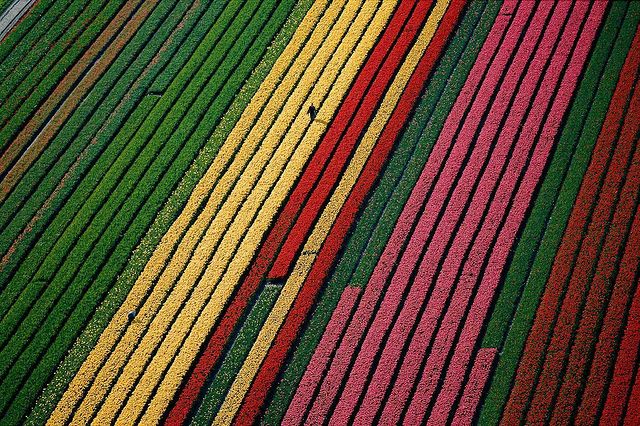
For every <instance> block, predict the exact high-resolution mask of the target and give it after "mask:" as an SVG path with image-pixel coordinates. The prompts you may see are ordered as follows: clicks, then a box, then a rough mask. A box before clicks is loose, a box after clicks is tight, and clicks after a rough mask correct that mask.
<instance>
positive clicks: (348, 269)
mask: <svg viewBox="0 0 640 426" xmlns="http://www.w3.org/2000/svg"><path fill="white" fill-rule="evenodd" d="M500 6H501V2H488V3H487V2H471V3H470V5H469V7H468V9H467V11H466V13H465V15H464V17H463V19H462V21H461V23H460V25H459V26H458V29H457V30H456V33H455V35H454V36H453V38H452V40H451V42H450V45H449V47H448V48H447V50H446V51H445V53H444V55H443V57H442V58H441V60H440V62H439V64H438V66H437V67H436V68H435V72H434V75H433V77H432V78H431V79H430V82H429V84H428V85H427V88H426V90H425V92H424V94H423V95H422V97H421V99H420V102H419V104H418V106H417V108H416V111H415V113H414V116H413V118H412V120H411V121H410V123H409V125H408V127H407V129H406V130H405V132H404V133H403V135H402V137H401V140H400V141H399V143H398V145H397V146H396V148H395V149H394V152H393V155H392V157H391V158H390V160H389V162H388V164H387V166H386V168H385V170H384V174H383V175H382V177H381V180H380V182H379V184H378V186H377V187H376V189H375V191H374V193H373V194H372V196H371V198H370V200H369V201H368V202H367V204H366V207H365V209H364V211H363V213H362V215H361V217H360V219H359V220H358V222H357V224H356V227H355V229H354V231H353V233H352V234H351V236H350V237H349V240H348V242H347V245H346V246H345V250H344V252H343V254H342V256H341V258H340V260H339V262H338V265H337V267H336V270H335V271H334V272H333V274H332V276H331V278H330V280H329V281H328V283H327V285H326V288H325V290H324V293H323V295H322V296H321V298H320V300H319V302H318V305H317V306H316V309H315V311H314V313H313V315H312V316H311V319H310V321H309V323H308V325H307V326H306V328H305V330H304V332H303V334H302V335H301V337H300V339H299V341H298V343H297V346H296V350H295V352H294V354H293V356H292V358H291V359H290V361H289V362H288V365H287V367H286V369H285V372H284V374H283V377H282V379H281V380H280V382H279V384H278V386H277V388H276V390H275V394H274V397H273V399H272V400H271V402H270V404H269V406H268V409H267V411H266V413H265V417H264V422H265V423H266V424H279V423H280V422H281V420H282V418H283V416H284V413H285V412H286V410H287V407H288V406H289V403H290V402H291V399H292V398H293V394H294V392H295V389H296V388H297V386H298V383H299V382H300V380H301V378H302V375H303V373H304V371H305V369H306V367H307V365H308V364H309V361H310V359H311V356H312V355H313V352H314V350H315V348H316V346H317V345H318V343H319V341H320V338H321V337H322V333H323V332H324V330H325V328H326V326H327V323H328V322H329V319H330V317H331V312H333V310H335V308H336V306H337V304H338V301H339V298H340V295H341V294H342V292H343V290H344V288H345V287H346V286H347V285H364V284H366V282H367V281H368V277H369V276H370V275H371V272H372V271H373V268H374V267H375V263H376V262H377V259H378V258H379V257H380V255H381V253H382V250H383V249H384V247H385V245H386V243H387V241H388V239H389V237H390V235H391V232H392V231H393V228H394V226H395V223H396V221H397V219H398V217H399V215H400V213H401V211H402V208H403V206H404V204H405V202H406V200H407V199H408V197H409V195H410V193H411V190H412V188H413V187H414V186H415V183H416V182H417V180H418V177H419V175H420V172H421V171H422V168H423V166H424V164H425V162H426V159H427V157H428V155H429V152H430V151H431V148H432V146H433V143H434V142H435V140H436V139H437V136H438V134H439V132H440V130H441V129H442V127H443V126H444V122H445V119H446V117H447V115H448V113H449V111H450V109H451V108H452V106H453V103H454V101H455V99H456V97H457V95H458V93H459V92H460V90H461V89H462V86H463V84H464V82H465V80H466V78H467V75H468V74H469V71H470V70H471V67H472V65H473V63H474V61H475V58H476V57H477V55H478V52H479V51H480V48H481V46H482V43H483V42H484V39H485V38H486V36H487V34H488V32H489V30H490V28H491V26H492V24H493V21H494V20H495V17H496V15H497V13H498V10H499V9H500Z"/></svg>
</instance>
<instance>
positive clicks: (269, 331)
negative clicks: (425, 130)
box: [214, 0, 449, 424]
mask: <svg viewBox="0 0 640 426" xmlns="http://www.w3.org/2000/svg"><path fill="white" fill-rule="evenodd" d="M448 4H449V0H440V1H438V3H437V4H436V6H435V7H434V9H433V10H432V12H431V14H430V16H429V18H428V20H427V23H426V25H425V27H424V28H423V29H422V31H421V33H420V35H419V36H418V39H417V41H416V43H415V44H414V46H413V47H412V49H411V51H410V52H409V54H408V55H407V57H406V59H405V61H404V63H403V64H402V66H401V68H400V70H399V72H398V74H397V75H396V77H395V79H394V80H393V82H392V84H391V87H390V88H389V90H388V92H387V93H386V95H385V97H384V99H383V101H382V103H381V105H380V108H379V110H378V111H377V112H376V115H375V117H374V118H373V121H372V123H371V124H370V126H369V128H368V129H367V132H366V133H365V135H364V137H363V139H362V141H361V142H360V144H359V145H358V147H357V150H356V153H355V154H354V157H353V159H352V160H351V162H350V163H349V165H348V167H347V170H346V171H345V173H344V175H343V176H342V178H341V180H340V183H339V184H338V187H337V188H336V190H335V192H334V193H333V194H332V196H331V199H330V200H329V203H328V204H327V206H326V207H325V209H324V210H323V212H322V215H321V216H320V219H319V220H318V223H317V224H316V225H315V227H314V229H313V231H312V234H311V236H310V237H309V239H308V240H307V242H306V243H305V246H304V248H303V250H302V253H303V255H301V256H300V257H299V259H298V261H297V262H296V265H295V267H294V269H293V271H292V273H291V276H290V277H289V279H288V280H287V281H286V283H285V285H284V287H283V289H282V292H281V293H280V296H279V297H278V300H277V301H276V304H275V305H274V307H273V309H272V311H271V313H270V314H269V317H268V318H267V320H266V322H265V324H264V326H263V328H262V330H261V331H260V334H259V335H258V338H257V340H256V342H255V344H254V345H253V347H252V348H251V352H250V353H249V355H248V356H247V359H246V360H245V363H244V364H243V366H242V368H241V370H240V372H239V373H238V376H237V377H236V379H235V381H234V382H233V385H232V387H231V389H230V391H229V393H228V394H227V397H226V398H225V400H224V402H223V404H222V406H221V408H220V411H219V412H218V415H217V417H216V419H215V421H214V424H230V423H231V422H232V420H233V417H234V416H235V414H236V412H237V410H238V408H239V407H240V404H241V402H242V400H243V398H244V396H245V394H246V392H247V390H248V389H249V386H250V385H251V382H252V381H253V378H254V377H255V375H256V373H257V371H258V369H259V367H260V365H261V364H262V361H263V360H264V357H265V356H266V354H267V351H268V350H269V348H270V347H271V344H272V342H273V339H274V338H275V336H276V333H277V332H278V329H279V328H280V326H281V325H282V323H283V322H284V320H285V318H286V316H287V313H288V312H289V309H290V308H291V305H292V304H293V301H294V300H295V298H296V296H297V294H298V292H299V291H300V288H301V286H302V284H303V282H304V280H305V278H306V277H307V275H308V274H309V271H310V270H311V266H312V265H313V262H314V260H315V258H316V254H317V253H318V251H319V250H320V248H321V246H322V243H323V242H324V240H325V238H326V237H327V235H328V234H329V231H330V229H331V227H332V226H333V223H334V221H335V219H336V217H337V216H338V213H339V212H340V209H341V208H342V205H343V204H344V203H345V201H346V199H347V197H348V195H349V193H350V192H351V189H352V188H353V186H354V185H355V183H356V180H357V178H358V176H359V175H360V172H361V171H362V169H363V167H364V165H365V163H366V161H367V159H368V158H369V155H370V153H371V151H372V150H373V147H374V145H375V143H376V141H377V140H378V138H379V136H380V134H381V133H382V130H383V128H384V126H385V124H386V123H387V121H388V120H389V118H390V116H391V114H392V112H393V110H394V109H395V106H396V104H397V103H398V100H399V98H400V95H401V94H402V92H403V90H404V88H405V87H406V85H407V83H408V81H409V78H410V77H411V74H412V73H413V70H414V69H415V68H416V66H417V64H418V61H419V60H420V58H421V57H422V55H423V53H424V51H425V49H426V47H427V45H428V44H429V42H430V41H431V39H432V37H433V34H434V33H435V30H436V28H437V26H438V23H439V22H440V19H441V18H442V16H443V15H444V12H445V10H446V9H447V6H448Z"/></svg>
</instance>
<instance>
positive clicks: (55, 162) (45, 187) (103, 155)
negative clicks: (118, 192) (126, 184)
mask: <svg viewBox="0 0 640 426" xmlns="http://www.w3.org/2000/svg"><path fill="white" fill-rule="evenodd" d="M174 4H175V8H174V9H173V10H172V11H171V14H170V16H169V17H168V18H166V21H163V20H164V19H165V15H166V14H167V12H168V11H169V10H171V8H173V5H174ZM187 6H188V4H186V3H182V2H178V3H177V4H176V2H175V0H171V1H170V2H161V3H160V4H158V6H157V7H156V9H155V10H154V11H153V13H152V14H151V15H150V16H149V18H148V20H147V23H145V24H144V25H143V26H142V27H141V28H140V30H139V31H138V32H137V33H136V35H135V36H134V37H133V38H132V40H131V41H130V42H129V44H128V45H127V46H126V47H125V48H124V49H123V51H122V52H121V54H120V55H119V56H118V57H117V58H116V60H115V61H114V63H113V64H112V66H111V67H110V68H109V69H108V70H107V71H106V72H105V74H104V75H103V76H102V77H101V78H100V80H99V81H98V82H97V84H96V85H95V86H94V88H93V89H92V90H91V91H90V92H89V93H88V95H87V97H86V98H85V99H84V101H83V104H82V108H79V109H77V110H75V111H74V113H73V114H72V116H71V117H70V118H69V120H68V121H67V123H65V125H64V126H63V127H62V129H61V131H60V133H59V134H58V135H56V137H55V138H54V139H53V140H52V141H51V142H50V143H49V144H48V146H47V148H46V149H45V150H44V151H43V153H42V155H40V157H39V158H38V160H36V162H35V163H34V166H33V167H32V168H31V169H30V170H29V171H27V172H26V173H25V174H24V176H23V178H22V179H21V181H20V182H19V183H18V184H17V185H16V187H15V189H14V191H13V193H12V194H11V195H10V196H9V197H8V198H7V200H6V201H5V203H4V204H2V205H0V230H1V234H0V253H7V251H8V250H9V247H11V246H12V245H14V246H13V248H12V250H13V252H12V254H11V256H10V258H9V260H8V262H7V263H6V265H4V267H3V269H2V271H1V272H0V282H3V283H7V282H9V281H10V280H11V278H12V277H13V274H14V273H15V272H16V268H17V267H18V266H20V264H21V262H23V261H24V257H25V256H26V255H27V254H29V253H30V251H31V250H32V249H33V248H34V245H35V244H36V243H37V242H38V238H39V237H40V236H41V235H42V234H43V233H44V232H45V231H47V232H49V233H51V232H52V230H49V229H48V228H49V226H50V224H51V221H52V220H54V218H55V220H56V224H57V225H51V226H52V227H53V228H55V229H56V230H57V231H56V232H59V233H62V232H63V229H64V227H65V226H66V225H67V224H68V223H69V222H70V221H71V219H73V217H74V216H75V214H76V213H77V211H78V210H79V208H80V207H81V206H82V203H83V202H84V201H85V199H86V197H87V194H90V193H91V192H93V190H94V188H95V187H96V186H97V185H98V183H99V182H100V179H101V178H102V176H104V175H105V173H106V171H107V170H108V169H109V168H111V166H112V164H113V162H114V161H115V158H116V156H117V154H118V153H119V152H120V150H121V149H122V147H121V145H119V144H117V143H115V142H116V141H115V138H114V136H115V135H116V134H117V132H118V131H119V130H120V128H121V127H122V125H123V123H125V122H126V121H127V119H128V117H129V114H131V112H132V111H133V109H134V108H135V106H136V104H137V103H138V102H140V100H141V99H142V98H143V96H144V95H145V94H146V92H147V90H148V88H149V86H150V85H151V83H152V81H153V79H154V77H155V76H156V75H157V74H158V73H159V72H161V70H162V69H163V67H165V66H166V65H167V63H169V62H170V61H172V60H173V58H175V56H176V55H184V54H186V53H189V52H193V50H194V49H195V45H197V43H198V42H199V40H201V38H197V37H191V35H193V33H191V34H190V33H189V32H190V29H191V28H193V27H192V25H189V26H186V27H184V28H182V29H181V30H179V31H177V32H176V33H175V34H174V35H171V34H172V32H173V31H174V30H173V28H174V27H175V26H176V25H177V23H178V21H179V20H180V19H181V16H182V15H183V14H184V11H185V9H186V8H187ZM204 8H205V7H204V6H202V5H201V6H200V8H199V10H198V11H197V13H196V16H195V17H194V18H198V16H199V15H200V14H201V13H202V12H203V9H204ZM219 9H220V8H216V7H214V8H211V9H210V11H211V12H212V13H209V12H207V15H206V19H211V20H210V21H209V20H207V21H205V22H212V23H213V22H215V18H216V16H217V13H219ZM190 22H191V23H192V24H193V19H192V20H191V21H190ZM203 27H205V28H208V26H207V25H204V26H203ZM170 35H171V37H172V38H171V41H170V42H169V44H168V45H167V46H166V49H163V52H162V53H161V54H160V55H159V56H158V57H157V58H156V59H154V57H155V56H156V55H158V51H159V49H160V48H161V47H162V44H163V43H165V40H167V39H168V37H169V36H170ZM186 36H189V38H188V39H187V42H186V43H184V45H182V44H183V43H182V42H183V40H184V39H185V37H186ZM191 46H193V47H192V48H190V47H191ZM141 49H142V50H141ZM152 61H154V63H152ZM89 170H90V171H89ZM120 172H124V171H123V170H121V171H120ZM61 182H63V183H61ZM80 184H81V185H83V186H82V188H81V189H77V187H78V185H80ZM76 189H77V190H76ZM74 190H75V193H74V192H73V191H74ZM72 193H74V194H76V195H74V197H72V198H71V199H70V200H69V197H70V195H71V194H72ZM45 202H46V206H45ZM43 206H44V207H43ZM34 217H37V221H35V222H34V223H31V224H30V221H31V220H32V218H34ZM27 226H28V227H29V228H30V232H29V233H27V234H26V235H23V236H22V237H21V239H20V240H19V242H16V238H17V237H18V236H19V235H20V234H21V232H23V230H24V229H25V228H26V227H27ZM56 226H57V227H56ZM47 241H48V243H49V245H46V244H38V245H37V246H36V250H39V254H40V257H38V258H42V256H44V255H45V254H46V253H47V251H46V250H45V249H50V248H51V246H52V245H53V243H54V242H55V240H51V239H50V238H49V239H48V240H47ZM38 258H36V259H38ZM23 282H24V281H23ZM21 290H22V287H20V286H19V285H17V283H16V282H13V283H11V285H10V287H9V288H8V289H7V292H3V293H2V294H3V296H5V297H3V298H2V302H0V316H3V315H5V314H6V310H7V309H8V306H10V305H11V303H13V301H14V300H15V297H17V295H18V294H19V292H20V291H21Z"/></svg>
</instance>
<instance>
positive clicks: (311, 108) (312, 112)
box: [307, 104, 318, 121]
mask: <svg viewBox="0 0 640 426" xmlns="http://www.w3.org/2000/svg"><path fill="white" fill-rule="evenodd" d="M307 114H309V117H311V121H313V120H315V119H316V115H318V110H317V109H316V107H315V105H313V104H311V106H309V110H308V111H307Z"/></svg>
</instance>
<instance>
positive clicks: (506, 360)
mask: <svg viewBox="0 0 640 426" xmlns="http://www.w3.org/2000/svg"><path fill="white" fill-rule="evenodd" d="M639 6H640V5H638V4H635V3H629V4H628V10H627V4H625V3H624V2H616V3H613V4H612V6H611V9H610V10H609V12H608V16H607V19H606V21H605V24H604V26H603V29H602V30H601V32H600V35H599V37H598V39H597V42H596V45H595V47H594V50H593V52H592V54H591V57H590V61H589V64H588V66H587V68H586V71H585V74H584V77H583V79H582V81H581V83H580V86H579V89H578V92H577V94H576V96H575V98H574V100H573V104H572V107H571V110H570V113H569V116H568V119H567V121H566V124H565V126H564V128H563V130H562V133H561V136H560V139H559V141H558V144H557V147H556V151H555V153H554V155H553V158H552V161H551V163H550V165H549V168H548V170H547V172H546V174H545V176H544V180H543V182H542V185H541V187H540V190H539V193H538V195H537V197H536V199H535V202H534V205H533V209H532V211H531V213H530V214H529V219H528V220H527V222H526V225H525V228H524V230H523V233H522V236H521V237H520V239H519V243H518V245H517V246H516V249H515V252H514V255H513V259H512V261H511V263H510V265H509V269H508V272H507V275H506V278H505V282H504V284H503V286H502V288H501V290H500V294H499V296H498V299H497V302H496V304H495V306H494V310H493V312H492V315H491V318H490V320H489V324H488V327H487V331H486V334H485V336H484V339H483V342H482V346H483V347H491V348H498V349H500V350H501V352H500V358H499V361H498V365H497V367H496V370H495V372H494V373H493V375H492V379H491V382H490V385H489V390H488V394H487V396H486V398H485V400H484V403H483V406H482V410H481V413H480V423H481V424H497V423H498V421H499V419H500V416H501V414H502V410H503V408H504V404H505V403H506V399H507V397H508V393H509V390H510V389H511V385H512V382H513V377H514V375H515V371H516V368H517V364H518V361H519V359H520V355H521V353H522V350H523V347H524V344H525V341H526V338H527V335H528V334H529V330H530V328H531V325H532V322H533V318H534V316H535V312H536V309H537V307H538V303H539V300H540V297H541V295H542V291H543V290H544V285H545V283H546V282H547V278H548V277H549V274H550V272H551V267H552V265H553V262H554V257H555V254H556V251H557V249H558V246H559V244H560V241H561V239H562V235H563V233H564V230H565V227H566V225H567V221H568V220H569V215H570V213H571V209H572V207H573V204H574V202H575V199H576V196H577V193H578V190H579V188H580V183H581V182H582V177H583V176H584V173H585V171H586V168H587V165H588V163H589V160H590V158H591V152H592V151H593V147H594V144H595V142H596V140H597V137H598V134H599V132H600V129H601V127H602V123H603V121H604V117H605V115H606V112H607V108H608V105H609V101H610V100H611V97H612V96H613V91H614V88H615V86H616V83H617V80H618V75H619V73H620V70H621V68H622V64H623V63H624V59H625V57H626V54H627V52H628V50H629V47H630V45H631V41H632V39H633V35H634V34H635V31H636V28H637V25H638V21H639V20H640V13H639V12H640V7H639ZM625 12H626V17H625ZM616 36H617V38H616Z"/></svg>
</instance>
